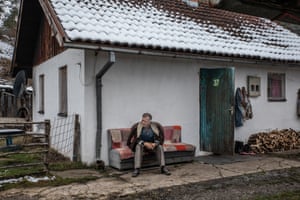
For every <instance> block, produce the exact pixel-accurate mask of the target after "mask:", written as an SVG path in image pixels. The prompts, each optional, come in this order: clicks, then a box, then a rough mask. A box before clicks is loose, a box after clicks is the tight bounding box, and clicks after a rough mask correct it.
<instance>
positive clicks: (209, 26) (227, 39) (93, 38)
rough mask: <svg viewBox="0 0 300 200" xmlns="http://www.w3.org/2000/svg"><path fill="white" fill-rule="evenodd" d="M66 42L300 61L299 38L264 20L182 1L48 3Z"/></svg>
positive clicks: (58, 0) (60, 0)
mask: <svg viewBox="0 0 300 200" xmlns="http://www.w3.org/2000/svg"><path fill="white" fill-rule="evenodd" d="M49 1H50V3H51V5H52V7H53V10H54V12H55V13H56V15H57V17H58V19H59V21H60V23H61V25H62V27H63V29H64V31H65V33H66V36H67V37H68V40H70V41H71V42H74V41H77V42H78V41H80V42H88V43H96V44H97V43H99V44H102V43H104V44H109V45H117V46H126V47H135V48H137V47H138V48H147V49H155V50H171V51H180V52H192V53H200V54H213V55H221V56H234V57H251V58H256V59H268V60H280V61H289V62H290V61H292V62H300V36H298V35H297V34H295V33H292V32H291V31H289V30H287V29H285V28H283V27H282V26H280V25H278V24H277V23H275V22H272V21H270V20H268V19H264V18H258V17H254V16H249V15H244V14H239V13H233V12H229V11H224V10H220V9H214V8H209V7H207V6H205V5H200V6H199V7H197V8H194V7H189V6H187V5H186V4H185V3H183V2H182V0H81V1H78V0H49Z"/></svg>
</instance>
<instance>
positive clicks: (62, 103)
mask: <svg viewBox="0 0 300 200" xmlns="http://www.w3.org/2000/svg"><path fill="white" fill-rule="evenodd" d="M67 73H68V70H67V65H64V66H62V67H60V68H59V70H58V109H59V110H58V114H57V115H58V116H61V117H67V116H68V75H67Z"/></svg>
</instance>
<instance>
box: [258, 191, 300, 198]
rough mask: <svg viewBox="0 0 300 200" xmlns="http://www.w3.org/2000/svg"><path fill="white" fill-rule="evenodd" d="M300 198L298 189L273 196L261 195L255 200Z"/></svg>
mask: <svg viewBox="0 0 300 200" xmlns="http://www.w3.org/2000/svg"><path fill="white" fill-rule="evenodd" d="M282 199H285V200H299V199H300V190H298V191H291V192H283V193H279V194H276V195H271V196H261V197H256V198H255V199H253V200H282Z"/></svg>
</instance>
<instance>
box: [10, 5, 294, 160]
mask: <svg viewBox="0 0 300 200" xmlns="http://www.w3.org/2000/svg"><path fill="white" fill-rule="evenodd" d="M20 6H21V9H20V14H19V19H18V30H17V40H16V45H15V51H14V56H13V64H12V72H13V73H17V72H18V71H20V70H26V71H27V72H28V74H30V75H31V76H32V79H33V89H34V95H33V105H34V106H33V120H34V121H39V120H43V119H50V120H53V119H54V118H57V117H59V118H65V117H68V116H69V115H72V114H74V113H76V114H78V115H79V116H80V132H81V137H80V146H81V148H80V149H81V152H80V155H81V160H82V161H83V162H86V163H89V164H90V163H95V162H96V161H97V160H103V161H104V162H105V163H106V164H108V144H107V141H108V140H107V130H108V129H111V128H124V127H130V126H131V125H132V124H133V123H135V122H136V121H138V120H140V117H141V114H142V113H144V112H150V113H152V115H153V120H155V121H159V122H160V123H161V124H163V125H174V124H176V125H180V126H181V127H182V140H183V141H184V142H187V143H190V144H193V145H195V146H196V155H203V154H206V153H207V152H213V153H229V154H231V153H233V149H234V141H235V140H240V141H244V142H246V141H247V139H248V137H249V135H251V134H252V133H256V132H258V131H264V130H270V129H275V128H279V129H280V128H293V129H296V130H299V129H300V123H299V122H300V119H299V117H297V113H296V107H297V105H296V104H297V91H298V89H299V88H300V37H299V36H298V35H297V34H294V33H292V32H291V31H289V30H287V29H285V28H283V27H282V26H280V25H278V24H276V23H274V22H272V21H270V20H267V19H264V18H258V17H254V16H249V15H244V14H239V13H234V12H229V11H224V10H219V9H215V8H210V7H208V6H206V5H202V4H197V5H196V6H192V7H191V6H189V4H187V3H186V1H185V2H183V1H182V0H152V1H149V0H139V1H137V0H99V1H94V0H85V1H77V0H47V1H42V0H22V1H21V5H20ZM242 87H245V88H246V89H247V90H248V93H249V100H250V101H251V105H252V111H253V118H252V119H249V120H246V121H243V126H239V127H236V126H235V123H234V121H235V119H234V118H235V109H234V106H235V91H236V89H237V88H242ZM71 156H72V155H70V157H71Z"/></svg>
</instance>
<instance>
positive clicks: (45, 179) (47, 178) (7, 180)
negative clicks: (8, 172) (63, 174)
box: [0, 176, 56, 188]
mask: <svg viewBox="0 0 300 200" xmlns="http://www.w3.org/2000/svg"><path fill="white" fill-rule="evenodd" d="M55 178H56V177H55V176H52V177H48V176H45V177H39V178H36V177H32V176H25V177H20V178H12V179H6V180H1V181H0V188H1V187H2V186H3V184H8V183H18V182H22V181H28V182H32V183H37V182H39V181H50V180H54V179H55Z"/></svg>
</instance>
